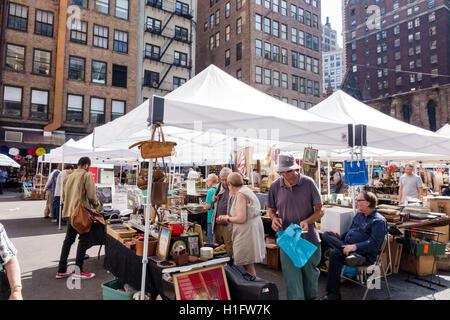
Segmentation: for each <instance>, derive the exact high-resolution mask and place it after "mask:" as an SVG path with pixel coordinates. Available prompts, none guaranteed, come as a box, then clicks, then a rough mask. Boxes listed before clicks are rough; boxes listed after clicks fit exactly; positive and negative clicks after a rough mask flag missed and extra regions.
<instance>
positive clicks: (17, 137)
mask: <svg viewBox="0 0 450 320" xmlns="http://www.w3.org/2000/svg"><path fill="white" fill-rule="evenodd" d="M22 138H23V133H22V132H17V131H5V141H9V142H22Z"/></svg>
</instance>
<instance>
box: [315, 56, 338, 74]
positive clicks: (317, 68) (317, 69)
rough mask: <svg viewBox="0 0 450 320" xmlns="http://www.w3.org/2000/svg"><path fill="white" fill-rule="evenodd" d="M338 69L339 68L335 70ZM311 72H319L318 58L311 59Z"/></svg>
mask: <svg viewBox="0 0 450 320" xmlns="http://www.w3.org/2000/svg"><path fill="white" fill-rule="evenodd" d="M337 71H339V70H337ZM313 72H314V73H315V74H319V60H318V59H313Z"/></svg>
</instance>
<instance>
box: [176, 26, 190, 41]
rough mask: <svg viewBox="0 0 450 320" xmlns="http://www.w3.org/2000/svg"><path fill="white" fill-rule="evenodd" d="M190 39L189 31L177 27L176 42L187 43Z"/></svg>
mask: <svg viewBox="0 0 450 320" xmlns="http://www.w3.org/2000/svg"><path fill="white" fill-rule="evenodd" d="M188 38H189V33H188V29H186V28H182V27H179V26H175V40H179V41H183V42H187V41H188Z"/></svg>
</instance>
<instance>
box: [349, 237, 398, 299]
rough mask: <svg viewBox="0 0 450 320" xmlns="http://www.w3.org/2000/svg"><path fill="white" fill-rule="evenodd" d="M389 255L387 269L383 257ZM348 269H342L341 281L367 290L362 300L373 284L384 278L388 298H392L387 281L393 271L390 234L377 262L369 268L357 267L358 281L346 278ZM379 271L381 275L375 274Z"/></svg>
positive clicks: (384, 242) (382, 246)
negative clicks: (391, 270) (349, 282)
mask: <svg viewBox="0 0 450 320" xmlns="http://www.w3.org/2000/svg"><path fill="white" fill-rule="evenodd" d="M385 254H386V255H387V259H388V261H387V265H386V268H385V267H384V266H383V256H384V255H385ZM346 268H347V265H344V268H342V272H341V279H345V280H349V281H351V282H353V283H356V284H358V285H360V286H363V287H365V288H366V290H365V292H364V295H363V297H362V300H366V297H367V293H368V292H369V290H370V289H371V288H372V282H373V281H374V280H376V279H381V278H382V277H383V278H384V282H385V283H386V289H387V293H388V297H389V298H390V297H391V291H390V289H389V283H388V280H387V276H388V275H389V274H387V272H388V270H389V269H392V265H391V250H390V245H389V233H388V234H386V236H385V237H384V240H383V244H382V245H381V248H380V251H379V252H378V255H377V259H376V260H375V263H374V264H372V265H369V266H357V267H355V269H356V271H357V279H358V280H355V279H352V278H349V277H346V276H345V275H344V271H345V269H346ZM377 270H380V274H379V275H377V274H374V273H375V272H376V271H377ZM368 271H372V272H371V273H370V274H368Z"/></svg>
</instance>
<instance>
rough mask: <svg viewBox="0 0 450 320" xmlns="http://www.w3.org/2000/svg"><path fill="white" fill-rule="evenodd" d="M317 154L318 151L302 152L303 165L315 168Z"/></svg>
mask: <svg viewBox="0 0 450 320" xmlns="http://www.w3.org/2000/svg"><path fill="white" fill-rule="evenodd" d="M318 153H319V150H318V149H313V148H305V150H304V152H303V163H304V164H309V165H310V166H315V165H316V162H317V155H318Z"/></svg>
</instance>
